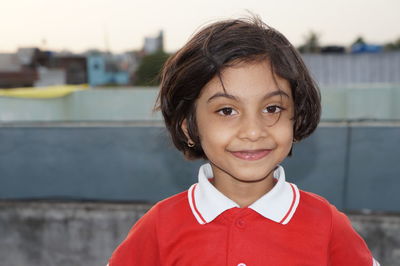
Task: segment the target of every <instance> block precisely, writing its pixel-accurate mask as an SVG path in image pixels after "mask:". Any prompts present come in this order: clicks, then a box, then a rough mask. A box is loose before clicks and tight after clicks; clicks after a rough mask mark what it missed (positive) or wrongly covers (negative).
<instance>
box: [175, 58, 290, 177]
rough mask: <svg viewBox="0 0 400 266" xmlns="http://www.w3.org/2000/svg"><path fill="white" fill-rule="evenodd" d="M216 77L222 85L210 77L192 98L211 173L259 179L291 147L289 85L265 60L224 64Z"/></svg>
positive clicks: (282, 157) (217, 175)
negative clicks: (197, 94) (274, 72)
mask: <svg viewBox="0 0 400 266" xmlns="http://www.w3.org/2000/svg"><path fill="white" fill-rule="evenodd" d="M222 81H223V84H224V87H225V91H224V88H223V87H222V84H221V82H220V80H219V78H218V77H214V78H213V79H212V80H210V82H209V83H208V84H207V85H206V86H205V87H204V88H203V89H202V92H201V94H200V96H199V98H198V99H197V101H196V120H197V126H198V132H199V136H200V142H201V146H202V148H203V150H204V153H205V154H206V156H207V158H208V159H209V161H210V163H211V165H212V168H213V173H214V178H215V179H216V180H217V179H222V178H224V179H233V181H234V182H246V183H248V182H258V181H262V180H265V179H267V177H268V176H271V175H272V172H273V170H274V168H275V167H276V166H277V165H278V164H279V163H280V162H282V160H283V159H284V158H285V157H286V156H287V155H288V153H289V151H290V149H291V147H292V143H293V119H292V118H293V109H294V104H293V97H292V93H291V89H290V85H289V83H288V81H287V80H285V79H283V78H280V77H278V76H276V75H274V74H273V73H272V71H271V66H270V64H269V62H268V61H267V60H265V61H261V62H251V63H239V64H237V65H235V66H233V67H229V68H226V69H225V70H224V71H223V72H222ZM185 127H186V123H185V122H184V124H183V129H184V131H185ZM270 180H272V179H270Z"/></svg>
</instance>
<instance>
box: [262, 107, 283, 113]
mask: <svg viewBox="0 0 400 266" xmlns="http://www.w3.org/2000/svg"><path fill="white" fill-rule="evenodd" d="M282 110H284V109H283V108H282V107H280V106H278V105H270V106H267V107H265V109H264V110H263V112H264V113H269V114H275V113H279V112H281V111H282Z"/></svg>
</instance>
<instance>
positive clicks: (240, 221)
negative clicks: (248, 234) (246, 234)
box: [236, 220, 246, 266]
mask: <svg viewBox="0 0 400 266" xmlns="http://www.w3.org/2000/svg"><path fill="white" fill-rule="evenodd" d="M236 226H237V227H239V228H245V226H246V222H245V221H244V220H237V221H236ZM242 266H243V265H242Z"/></svg>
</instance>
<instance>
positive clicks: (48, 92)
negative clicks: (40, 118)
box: [0, 84, 89, 99]
mask: <svg viewBox="0 0 400 266" xmlns="http://www.w3.org/2000/svg"><path fill="white" fill-rule="evenodd" d="M88 88H89V86H88V85H86V84H83V85H57V86H49V87H38V88H16V89H0V96H5V97H16V98H38V99H47V98H59V97H64V96H66V95H68V94H70V93H72V92H74V91H80V90H86V89H88Z"/></svg>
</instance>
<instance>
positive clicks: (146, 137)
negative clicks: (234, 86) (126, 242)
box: [0, 123, 400, 212]
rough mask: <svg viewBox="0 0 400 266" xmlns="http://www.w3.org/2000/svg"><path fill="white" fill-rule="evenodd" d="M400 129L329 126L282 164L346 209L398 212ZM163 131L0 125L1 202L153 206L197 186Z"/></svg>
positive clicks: (192, 167)
mask: <svg viewBox="0 0 400 266" xmlns="http://www.w3.org/2000/svg"><path fill="white" fill-rule="evenodd" d="M399 146H400V124H386V125H381V126H378V125H375V126H365V125H364V124H345V123H343V124H337V123H334V124H325V126H324V125H321V126H320V127H319V128H318V129H317V131H316V132H315V133H314V134H313V135H312V136H311V137H310V138H308V139H306V140H304V141H303V142H300V143H298V144H296V145H295V147H294V155H293V157H292V158H288V159H286V160H285V162H284V163H283V164H284V166H285V169H286V172H287V177H288V179H289V180H290V181H291V182H294V183H296V184H297V185H298V186H299V187H300V188H302V189H304V190H308V191H312V192H315V193H317V194H320V195H322V196H324V197H326V198H327V199H328V200H330V201H331V202H332V203H333V204H335V205H336V206H337V207H338V208H340V209H342V210H362V209H370V210H374V211H393V212H399V211H400V205H399V204H398V202H400V194H399V193H397V189H396V188H398V187H400V179H399V178H398V177H399V173H400V164H399V163H398V160H399V158H400V150H399V149H398V147H399ZM201 163H202V162H201V161H192V162H189V161H185V160H184V158H183V156H182V155H181V154H180V153H179V152H178V151H176V149H175V148H174V147H173V146H172V144H171V142H170V140H169V138H168V137H167V135H166V132H165V129H164V128H163V127H137V126H134V125H131V126H129V125H125V124H122V125H120V126H118V125H115V124H113V125H111V126H110V125H106V124H104V125H103V126H83V125H75V126H71V125H70V126H35V127H32V126H27V127H21V126H18V127H11V126H10V127H0V184H1V186H0V199H6V200H12V199H18V200H20V199H25V200H26V199H74V200H82V199H83V200H112V201H142V202H143V201H145V202H156V201H158V200H161V199H163V198H165V197H168V196H170V195H172V194H175V193H178V192H180V191H183V190H185V189H187V188H188V187H189V186H190V185H191V184H192V183H194V182H196V177H197V171H198V167H199V165H200V164H201Z"/></svg>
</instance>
